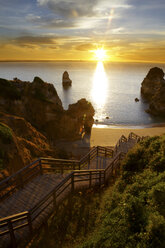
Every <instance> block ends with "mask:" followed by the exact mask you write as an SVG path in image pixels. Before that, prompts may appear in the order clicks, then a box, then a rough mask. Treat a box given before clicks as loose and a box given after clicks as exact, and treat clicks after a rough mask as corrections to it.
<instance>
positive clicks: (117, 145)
mask: <svg viewBox="0 0 165 248" xmlns="http://www.w3.org/2000/svg"><path fill="white" fill-rule="evenodd" d="M127 141H128V140H127V138H126V137H125V136H124V135H122V136H121V137H120V139H119V140H118V142H117V144H116V146H115V149H114V152H115V153H117V152H118V150H119V147H120V146H121V144H122V143H124V142H125V143H126V142H127Z"/></svg>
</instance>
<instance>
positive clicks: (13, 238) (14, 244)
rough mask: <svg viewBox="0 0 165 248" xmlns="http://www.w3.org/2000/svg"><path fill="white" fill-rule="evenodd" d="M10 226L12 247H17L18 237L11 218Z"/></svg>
mask: <svg viewBox="0 0 165 248" xmlns="http://www.w3.org/2000/svg"><path fill="white" fill-rule="evenodd" d="M8 228H9V232H10V240H11V247H12V248H16V247H17V242H16V238H15V235H14V230H13V225H12V222H11V220H8Z"/></svg>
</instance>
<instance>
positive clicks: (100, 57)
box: [92, 48, 107, 61]
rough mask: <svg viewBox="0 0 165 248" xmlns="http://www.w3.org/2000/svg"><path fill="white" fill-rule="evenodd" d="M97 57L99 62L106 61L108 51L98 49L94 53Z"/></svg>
mask: <svg viewBox="0 0 165 248" xmlns="http://www.w3.org/2000/svg"><path fill="white" fill-rule="evenodd" d="M92 52H93V53H94V55H95V59H96V60H97V61H104V60H105V59H106V57H107V55H106V50H104V48H98V49H97V50H93V51H92Z"/></svg>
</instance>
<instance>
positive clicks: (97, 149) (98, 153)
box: [97, 146, 99, 156]
mask: <svg viewBox="0 0 165 248" xmlns="http://www.w3.org/2000/svg"><path fill="white" fill-rule="evenodd" d="M98 155H99V148H98V146H97V156H98Z"/></svg>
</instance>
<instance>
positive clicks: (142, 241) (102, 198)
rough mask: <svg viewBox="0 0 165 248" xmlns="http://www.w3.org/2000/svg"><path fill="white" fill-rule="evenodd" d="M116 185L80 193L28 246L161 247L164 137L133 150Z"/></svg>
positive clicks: (164, 198) (164, 244)
mask: <svg viewBox="0 0 165 248" xmlns="http://www.w3.org/2000/svg"><path fill="white" fill-rule="evenodd" d="M122 168H123V169H122V173H121V176H120V178H118V180H116V183H115V185H114V186H113V187H112V186H110V187H108V188H105V189H102V190H101V191H100V192H94V191H88V192H79V193H78V194H77V195H76V196H74V198H73V199H72V200H70V201H69V202H68V203H66V207H65V208H64V207H61V209H60V210H59V212H58V214H57V215H56V216H55V217H54V218H53V220H52V221H51V224H50V227H49V229H48V231H47V232H46V233H42V235H41V236H40V238H39V239H38V238H37V240H35V242H34V244H33V245H32V247H36V246H39V247H46V246H49V247H63V248H65V247H68V248H69V247H77V248H105V247H107V248H119V247H120V248H121V247H123V248H132V247H137V248H139V247H143V248H155V247H159V248H164V247H165V240H164V237H165V209H164V206H165V171H164V169H165V135H163V136H160V137H159V136H155V137H153V138H148V139H146V140H145V141H142V142H141V143H139V144H138V145H137V146H136V147H135V148H133V150H131V151H130V152H129V153H128V154H127V156H126V158H125V160H124V161H123V164H122Z"/></svg>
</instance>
